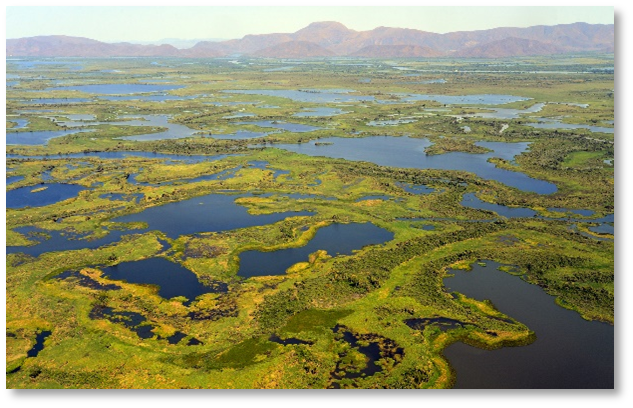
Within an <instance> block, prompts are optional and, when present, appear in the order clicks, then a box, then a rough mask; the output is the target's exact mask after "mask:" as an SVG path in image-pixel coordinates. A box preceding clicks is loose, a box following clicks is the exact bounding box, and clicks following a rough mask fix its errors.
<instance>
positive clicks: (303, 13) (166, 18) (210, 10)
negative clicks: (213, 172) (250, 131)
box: [6, 7, 614, 42]
mask: <svg viewBox="0 0 633 408" xmlns="http://www.w3.org/2000/svg"><path fill="white" fill-rule="evenodd" d="M613 12H614V11H613V7H7V8H6V35H7V38H19V37H32V36H36V35H69V36H77V37H88V38H92V39H95V40H100V41H105V42H115V41H155V40H159V39H163V38H182V39H195V38H223V39H231V38H241V37H243V36H245V35H247V34H266V33H290V32H295V31H297V30H299V29H301V28H303V27H305V26H307V25H308V24H310V23H312V22H315V21H338V22H340V23H343V24H345V25H346V26H347V27H348V28H351V29H353V30H357V31H364V30H371V29H373V28H376V27H379V26H386V27H401V28H415V29H418V30H424V31H431V32H436V33H446V32H452V31H470V30H484V29H489V28H495V27H528V26H533V25H541V24H542V25H554V24H566V23H575V22H579V21H580V22H587V23H594V24H613V21H614V14H613Z"/></svg>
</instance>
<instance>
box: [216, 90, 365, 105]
mask: <svg viewBox="0 0 633 408" xmlns="http://www.w3.org/2000/svg"><path fill="white" fill-rule="evenodd" d="M340 91H341V90H339V89H324V90H319V91H318V92H317V91H314V90H284V89H241V90H240V89H238V90H228V91H223V92H226V93H234V94H245V95H264V96H276V97H279V98H287V99H292V100H293V101H297V102H312V103H334V102H359V101H373V100H374V97H373V96H366V95H352V94H348V93H344V92H340Z"/></svg>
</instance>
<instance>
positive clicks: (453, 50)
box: [6, 21, 615, 58]
mask: <svg viewBox="0 0 633 408" xmlns="http://www.w3.org/2000/svg"><path fill="white" fill-rule="evenodd" d="M614 44H615V30H614V25H613V24H587V23H573V24H559V25H554V26H533V27H527V28H511V27H502V28H493V29H489V30H478V31H458V32H452V33H446V34H437V33H431V32H427V31H421V30H414V29H409V28H393V27H378V28H375V29H373V30H368V31H355V30H351V29H349V28H347V27H345V26H344V25H343V24H341V23H338V22H334V21H325V22H317V23H312V24H310V25H309V26H307V27H305V28H302V29H301V30H299V31H297V32H294V33H273V34H259V35H247V36H245V37H243V38H241V39H235V40H227V41H200V42H198V43H196V44H195V45H194V46H192V47H190V48H185V49H179V48H176V47H174V46H173V45H169V44H162V45H143V44H132V43H105V42H101V41H97V40H91V39H88V38H82V37H69V36H63V35H52V36H38V37H26V38H17V39H8V40H7V42H6V45H7V48H6V55H7V56H13V57H15V56H19V57H183V58H214V57H226V56H251V57H262V58H319V57H335V56H352V57H366V58H436V57H463V58H503V57H513V56H530V55H553V54H567V53H583V52H603V53H613V52H614V49H615V45H614Z"/></svg>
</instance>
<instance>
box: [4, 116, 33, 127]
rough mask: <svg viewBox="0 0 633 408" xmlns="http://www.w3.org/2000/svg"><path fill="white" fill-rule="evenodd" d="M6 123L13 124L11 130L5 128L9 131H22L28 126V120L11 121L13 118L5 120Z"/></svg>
mask: <svg viewBox="0 0 633 408" xmlns="http://www.w3.org/2000/svg"><path fill="white" fill-rule="evenodd" d="M7 122H13V123H15V126H13V127H11V128H7V129H11V130H15V129H24V128H26V127H27V126H28V124H29V120H28V119H13V118H10V119H7Z"/></svg>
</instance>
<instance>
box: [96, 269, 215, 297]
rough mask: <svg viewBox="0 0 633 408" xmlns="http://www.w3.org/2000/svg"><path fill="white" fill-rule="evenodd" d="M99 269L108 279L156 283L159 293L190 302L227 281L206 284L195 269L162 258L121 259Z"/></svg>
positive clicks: (147, 283)
mask: <svg viewBox="0 0 633 408" xmlns="http://www.w3.org/2000/svg"><path fill="white" fill-rule="evenodd" d="M101 270H102V271H103V275H104V276H105V277H107V278H108V279H113V280H122V281H126V282H128V283H136V284H144V285H156V286H158V287H159V289H158V295H159V296H161V297H162V298H165V299H171V298H173V297H176V296H184V297H186V298H187V299H188V301H187V302H185V303H184V304H185V305H189V304H190V303H191V302H192V301H193V300H194V299H195V298H196V297H198V296H200V295H203V294H205V293H211V292H226V285H221V286H220V287H219V288H212V287H209V286H205V285H203V284H202V283H200V281H199V280H198V277H197V276H196V274H195V273H193V272H191V271H190V270H189V269H187V268H185V267H183V266H181V265H179V264H176V263H174V262H171V261H169V260H167V259H165V258H148V259H143V260H140V261H133V262H122V263H120V264H118V265H114V266H108V267H105V268H101ZM218 289H219V290H218Z"/></svg>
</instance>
